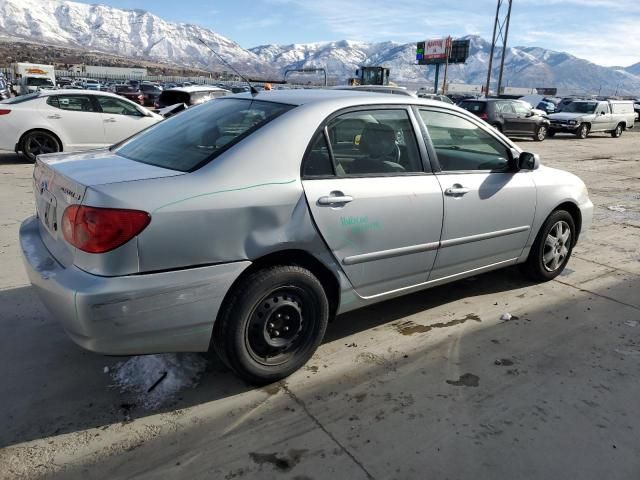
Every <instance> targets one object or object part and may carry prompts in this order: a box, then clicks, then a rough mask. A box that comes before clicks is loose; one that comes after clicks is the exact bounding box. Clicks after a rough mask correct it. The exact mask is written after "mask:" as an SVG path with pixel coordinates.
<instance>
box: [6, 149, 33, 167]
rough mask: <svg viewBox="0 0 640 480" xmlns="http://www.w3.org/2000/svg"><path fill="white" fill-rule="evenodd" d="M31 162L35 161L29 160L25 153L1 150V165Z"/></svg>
mask: <svg viewBox="0 0 640 480" xmlns="http://www.w3.org/2000/svg"><path fill="white" fill-rule="evenodd" d="M30 163H33V162H31V161H29V159H28V158H27V157H25V156H24V155H21V154H18V153H14V152H7V151H2V152H0V165H20V164H25V165H27V164H30Z"/></svg>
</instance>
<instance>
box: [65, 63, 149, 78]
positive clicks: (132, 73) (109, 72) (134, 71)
mask: <svg viewBox="0 0 640 480" xmlns="http://www.w3.org/2000/svg"><path fill="white" fill-rule="evenodd" d="M71 71H72V72H73V73H78V74H83V75H92V76H100V75H102V76H108V77H127V78H132V77H146V76H147V69H146V68H142V67H140V68H138V67H133V68H129V67H103V66H100V65H73V66H72V67H71Z"/></svg>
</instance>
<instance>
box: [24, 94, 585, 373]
mask: <svg viewBox="0 0 640 480" xmlns="http://www.w3.org/2000/svg"><path fill="white" fill-rule="evenodd" d="M33 182H34V192H35V196H36V204H37V215H35V216H34V217H31V218H29V219H27V220H25V221H24V223H23V224H22V227H21V230H20V240H21V245H22V251H23V253H24V258H25V264H26V268H27V271H28V274H29V277H30V280H31V282H32V284H33V285H34V287H35V289H36V290H37V292H38V294H39V296H40V298H41V299H42V301H43V302H44V304H45V305H46V306H47V307H48V308H49V310H50V311H51V312H52V313H53V314H54V315H55V316H56V317H57V318H58V319H59V320H60V322H61V323H62V325H63V327H64V329H65V330H66V332H67V333H68V334H69V336H70V337H71V338H72V339H73V340H74V341H75V342H76V343H78V344H79V345H81V346H82V347H84V348H86V349H89V350H92V351H96V352H101V353H105V354H114V355H122V354H124V355H128V354H144V353H156V352H176V351H196V352H198V351H207V350H209V349H210V348H213V349H215V351H216V352H217V353H218V354H219V356H220V357H221V358H222V359H223V360H224V361H225V362H226V363H227V364H228V365H229V367H231V368H232V369H233V370H235V371H236V372H237V373H238V374H239V375H240V376H242V377H243V378H245V379H246V380H248V381H250V382H253V383H267V382H272V381H276V380H278V379H281V378H283V377H285V376H287V375H289V374H291V373H292V372H294V371H295V370H296V369H298V368H300V367H301V366H302V365H303V364H304V363H305V362H306V361H307V360H308V359H309V358H310V357H311V355H312V354H313V352H314V351H315V350H316V348H317V347H318V345H319V344H320V342H321V341H322V337H323V335H324V333H325V329H326V326H327V321H328V320H329V318H330V317H333V316H335V315H336V314H340V313H344V312H347V311H350V310H354V309H357V308H361V307H364V306H366V305H371V304H373V303H376V302H380V301H383V300H387V299H390V298H393V297H396V296H399V295H403V294H406V293H410V292H414V291H417V290H421V289H426V288H429V287H432V286H435V285H440V284H443V283H448V282H452V281H455V280H458V279H461V278H464V277H468V276H471V275H477V274H479V273H482V272H487V271H490V270H494V269H498V268H502V267H506V266H509V265H515V264H521V266H522V269H523V271H524V272H525V273H526V274H527V275H529V276H530V277H531V278H533V279H536V280H538V281H545V280H550V279H552V278H554V277H555V276H557V275H558V274H559V273H560V272H562V270H563V269H564V267H565V265H566V264H567V262H568V261H569V257H570V255H571V251H572V249H573V247H574V246H575V244H576V242H577V240H578V238H579V236H580V235H581V233H582V232H584V231H585V230H586V229H587V228H588V227H589V225H590V223H591V218H592V211H593V205H592V203H591V202H590V200H589V197H588V195H587V190H586V188H585V185H584V183H583V182H582V181H581V180H580V179H578V178H577V177H575V176H574V175H571V174H569V173H567V172H564V171H561V170H554V169H551V168H547V167H543V166H541V165H540V161H539V158H538V157H537V155H534V154H531V153H527V152H523V151H522V150H520V149H519V148H518V147H517V146H516V145H515V144H513V143H511V141H510V140H509V139H507V138H506V137H504V136H503V135H501V134H500V133H499V132H497V131H496V130H495V129H493V128H491V127H490V126H488V125H487V124H485V123H484V122H483V121H482V120H480V119H478V118H476V117H475V116H473V115H471V114H469V113H468V112H466V111H464V110H462V109H459V108H457V107H455V106H450V105H446V104H444V103H442V102H436V101H429V100H422V99H418V98H413V97H404V96H396V95H385V94H376V93H362V92H349V91H336V90H334V91H331V90H320V91H304V90H290V91H272V92H263V93H260V94H258V95H255V96H252V95H250V94H240V95H235V96H231V97H226V98H222V99H219V100H216V101H215V102H210V103H207V104H204V105H201V106H199V107H196V108H193V109H190V110H188V111H186V112H184V113H182V114H180V115H178V116H176V117H174V118H172V119H170V120H167V121H165V122H161V123H159V124H157V125H155V126H153V127H151V128H149V129H147V130H146V131H144V132H142V133H140V134H138V135H137V136H135V137H133V138H131V139H129V140H127V141H125V142H123V143H121V144H118V145H115V146H113V147H112V148H110V149H108V150H106V149H105V150H98V151H93V152H88V153H83V154H55V155H46V156H41V157H39V158H38V160H37V163H36V166H35V169H34V175H33Z"/></svg>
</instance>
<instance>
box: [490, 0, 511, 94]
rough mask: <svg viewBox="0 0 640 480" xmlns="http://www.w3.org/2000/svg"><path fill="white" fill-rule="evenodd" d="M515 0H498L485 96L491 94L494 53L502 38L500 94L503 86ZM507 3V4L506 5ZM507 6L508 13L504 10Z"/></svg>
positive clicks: (498, 90) (498, 91) (498, 92)
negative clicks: (512, 6) (504, 12)
mask: <svg viewBox="0 0 640 480" xmlns="http://www.w3.org/2000/svg"><path fill="white" fill-rule="evenodd" d="M512 1H513V0H498V5H497V7H496V18H495V20H494V22H493V36H492V39H491V53H490V54H489V71H488V72H487V85H486V91H485V96H486V97H488V96H489V88H490V86H491V70H492V68H493V55H494V53H495V49H496V45H497V44H498V41H499V40H502V60H501V62H500V75H499V77H498V89H497V91H496V93H497V94H498V95H500V88H501V87H502V73H503V70H504V58H505V55H506V51H507V38H508V36H509V22H510V20H511V3H512ZM505 4H506V6H505ZM505 8H506V10H507V12H506V15H503V10H504V9H505Z"/></svg>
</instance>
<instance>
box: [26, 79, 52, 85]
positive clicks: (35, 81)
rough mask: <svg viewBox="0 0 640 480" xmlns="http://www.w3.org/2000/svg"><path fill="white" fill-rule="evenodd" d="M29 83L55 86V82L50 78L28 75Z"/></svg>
mask: <svg viewBox="0 0 640 480" xmlns="http://www.w3.org/2000/svg"><path fill="white" fill-rule="evenodd" d="M27 85H29V86H30V87H53V82H52V81H51V80H49V79H48V78H39V77H27Z"/></svg>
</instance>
